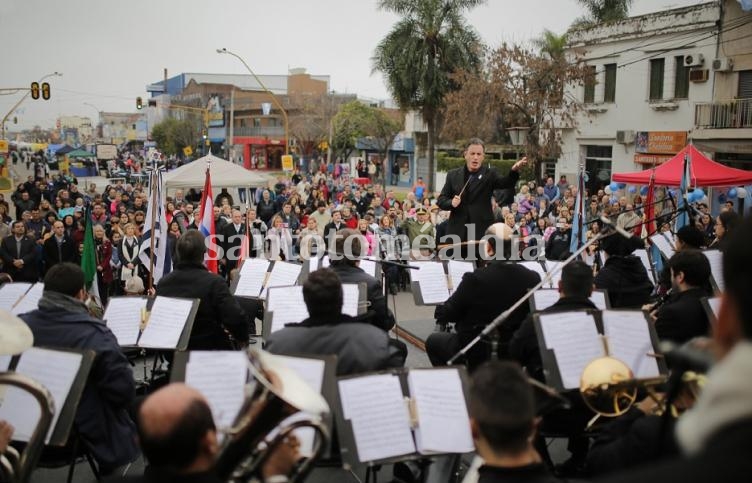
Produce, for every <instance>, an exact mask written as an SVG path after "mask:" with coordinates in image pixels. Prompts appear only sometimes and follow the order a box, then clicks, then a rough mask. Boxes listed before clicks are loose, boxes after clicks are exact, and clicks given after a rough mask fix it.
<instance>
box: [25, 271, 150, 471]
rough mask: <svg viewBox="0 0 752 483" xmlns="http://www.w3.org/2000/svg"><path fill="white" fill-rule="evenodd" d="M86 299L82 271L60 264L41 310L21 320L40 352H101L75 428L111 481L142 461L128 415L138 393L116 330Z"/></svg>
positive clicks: (46, 285) (46, 281) (46, 289)
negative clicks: (115, 474)
mask: <svg viewBox="0 0 752 483" xmlns="http://www.w3.org/2000/svg"><path fill="white" fill-rule="evenodd" d="M86 298H87V294H86V290H85V288H84V272H83V271H82V270H81V267H79V266H78V265H74V264H72V263H67V262H64V263H58V264H56V265H55V266H54V267H52V268H50V269H49V270H48V271H47V274H46V275H45V277H44V293H43V295H42V298H41V299H40V300H39V308H38V309H37V310H34V311H32V312H29V313H26V314H23V315H21V316H20V317H21V318H22V319H23V320H24V322H26V323H27V324H28V325H29V328H31V331H32V333H33V334H34V345H35V346H41V347H52V348H56V347H57V348H62V349H65V348H67V349H87V350H93V351H95V352H96V357H95V359H94V364H93V366H92V368H91V372H90V373H89V380H88V381H87V382H86V387H85V388H84V392H83V395H82V396H81V402H80V403H79V405H78V409H77V411H76V416H75V427H76V430H77V431H78V433H79V434H80V437H81V441H82V443H83V445H84V446H85V447H86V449H87V450H88V451H89V453H90V454H91V455H92V456H93V457H94V459H95V460H96V461H97V463H98V465H99V469H100V472H101V473H102V474H103V475H107V474H109V473H111V472H113V471H114V470H115V469H116V468H117V467H119V466H122V465H125V464H127V463H130V462H132V461H133V460H134V459H136V457H137V456H138V448H137V446H136V442H135V433H136V427H135V425H134V424H133V421H132V420H131V418H130V416H129V413H128V409H129V408H130V406H131V405H132V404H133V401H134V398H135V396H136V389H135V383H134V380H133V370H132V369H131V366H130V364H129V363H128V359H126V357H125V355H123V352H122V350H121V349H120V346H119V345H118V343H117V339H115V336H114V335H113V334H112V332H110V329H108V328H107V326H106V325H104V324H103V323H102V321H101V320H100V319H95V318H94V317H92V316H90V315H89V313H88V311H87V309H86V305H84V300H86Z"/></svg>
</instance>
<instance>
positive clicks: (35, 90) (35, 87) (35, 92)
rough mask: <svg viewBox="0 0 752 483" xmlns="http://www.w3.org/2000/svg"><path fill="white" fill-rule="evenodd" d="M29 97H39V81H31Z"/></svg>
mask: <svg viewBox="0 0 752 483" xmlns="http://www.w3.org/2000/svg"><path fill="white" fill-rule="evenodd" d="M31 98H32V99H39V82H32V83H31Z"/></svg>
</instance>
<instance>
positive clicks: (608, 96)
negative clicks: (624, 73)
mask: <svg viewBox="0 0 752 483" xmlns="http://www.w3.org/2000/svg"><path fill="white" fill-rule="evenodd" d="M603 67H604V68H605V69H606V85H605V90H604V93H603V102H616V64H606V65H604V66H603Z"/></svg>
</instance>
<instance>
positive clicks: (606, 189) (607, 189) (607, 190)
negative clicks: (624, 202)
mask: <svg viewBox="0 0 752 483" xmlns="http://www.w3.org/2000/svg"><path fill="white" fill-rule="evenodd" d="M603 192H604V193H606V194H607V195H610V194H611V193H612V191H611V186H610V185H609V186H606V187H605V188H603Z"/></svg>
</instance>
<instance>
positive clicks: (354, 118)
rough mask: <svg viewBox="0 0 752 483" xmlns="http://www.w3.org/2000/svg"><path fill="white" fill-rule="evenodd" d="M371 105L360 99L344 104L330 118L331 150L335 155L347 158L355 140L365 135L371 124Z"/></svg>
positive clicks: (352, 149) (353, 147) (353, 148)
mask: <svg viewBox="0 0 752 483" xmlns="http://www.w3.org/2000/svg"><path fill="white" fill-rule="evenodd" d="M371 109H373V108H372V107H369V106H366V105H365V104H363V103H362V102H360V101H351V102H348V103H347V104H344V105H343V106H342V107H341V108H340V110H339V112H338V113H337V114H336V115H335V116H334V118H333V119H332V150H333V151H334V155H335V157H339V158H342V159H348V158H349V157H350V154H352V152H353V151H354V150H355V142H356V141H357V140H358V139H359V138H363V137H366V136H367V135H368V133H369V129H370V126H371V117H372V113H371Z"/></svg>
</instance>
